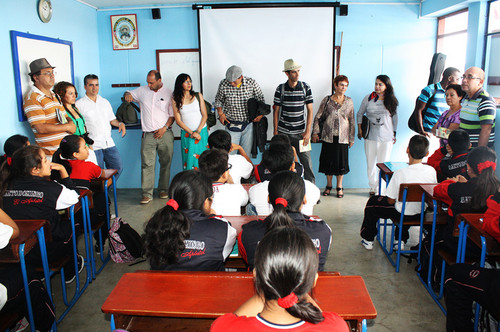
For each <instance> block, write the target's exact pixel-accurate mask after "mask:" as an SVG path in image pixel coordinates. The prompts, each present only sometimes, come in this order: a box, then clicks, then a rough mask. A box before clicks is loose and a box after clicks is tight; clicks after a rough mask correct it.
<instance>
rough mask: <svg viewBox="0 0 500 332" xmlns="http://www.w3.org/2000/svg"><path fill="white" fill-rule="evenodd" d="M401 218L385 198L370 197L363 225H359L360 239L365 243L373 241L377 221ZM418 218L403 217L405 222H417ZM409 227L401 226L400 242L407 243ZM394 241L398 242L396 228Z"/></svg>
mask: <svg viewBox="0 0 500 332" xmlns="http://www.w3.org/2000/svg"><path fill="white" fill-rule="evenodd" d="M400 217H401V213H399V212H398V211H397V210H396V208H395V207H394V204H390V203H389V202H388V200H387V196H373V197H370V199H369V200H368V202H366V206H365V216H364V218H363V225H361V231H360V234H361V237H362V238H363V239H365V240H367V241H373V240H374V239H375V236H376V235H377V232H378V231H377V221H378V220H379V219H390V218H396V219H399V218H400ZM419 218H420V214H416V215H413V216H405V217H404V219H405V220H418V219H419ZM409 229H410V227H409V226H403V232H402V235H401V236H402V239H401V240H402V241H404V242H407V241H408V239H409V237H410V233H409V232H408V230H409ZM395 238H396V240H399V228H398V226H396V235H395Z"/></svg>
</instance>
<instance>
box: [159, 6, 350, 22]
mask: <svg viewBox="0 0 500 332" xmlns="http://www.w3.org/2000/svg"><path fill="white" fill-rule="evenodd" d="M346 7H347V6H346ZM151 14H153V20H159V19H160V18H161V12H160V8H153V9H151Z"/></svg>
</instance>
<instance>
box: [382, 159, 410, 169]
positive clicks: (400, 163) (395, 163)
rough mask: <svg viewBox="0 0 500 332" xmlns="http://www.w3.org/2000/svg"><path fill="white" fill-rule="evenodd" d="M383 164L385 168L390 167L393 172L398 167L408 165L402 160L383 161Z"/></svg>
mask: <svg viewBox="0 0 500 332" xmlns="http://www.w3.org/2000/svg"><path fill="white" fill-rule="evenodd" d="M384 165H385V166H387V168H388V169H390V170H391V172H395V171H397V170H398V169H401V168H405V167H408V163H407V162H403V161H387V162H385V163H384Z"/></svg>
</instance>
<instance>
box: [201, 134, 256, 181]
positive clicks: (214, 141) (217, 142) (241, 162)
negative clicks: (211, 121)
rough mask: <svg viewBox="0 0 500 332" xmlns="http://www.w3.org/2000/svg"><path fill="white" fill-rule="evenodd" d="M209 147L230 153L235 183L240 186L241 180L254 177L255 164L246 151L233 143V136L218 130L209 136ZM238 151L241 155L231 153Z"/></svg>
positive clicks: (231, 172) (230, 170) (231, 171)
mask: <svg viewBox="0 0 500 332" xmlns="http://www.w3.org/2000/svg"><path fill="white" fill-rule="evenodd" d="M208 146H209V147H210V149H213V148H217V149H222V150H224V151H227V152H228V153H229V160H228V162H229V164H231V168H230V169H229V175H231V178H232V179H233V183H235V184H240V183H241V179H242V178H243V179H248V178H250V175H252V170H253V164H252V160H251V159H250V158H249V157H248V155H247V154H246V152H245V150H243V148H242V147H241V146H240V145H238V144H235V143H231V135H230V134H229V133H228V132H227V131H225V130H221V129H219V130H216V131H214V132H213V133H211V134H210V136H208ZM233 151H234V152H236V151H238V153H239V154H235V153H231V152H233Z"/></svg>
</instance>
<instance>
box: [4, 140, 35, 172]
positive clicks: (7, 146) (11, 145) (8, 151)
mask: <svg viewBox="0 0 500 332" xmlns="http://www.w3.org/2000/svg"><path fill="white" fill-rule="evenodd" d="M28 145H30V141H29V140H28V137H26V136H23V135H12V136H11V137H9V138H7V139H6V140H5V143H4V144H3V151H4V152H5V154H4V155H3V156H0V165H1V164H3V163H4V161H6V160H7V159H9V158H10V159H11V160H12V155H13V154H14V152H16V151H17V150H19V149H20V148H22V147H25V146H28Z"/></svg>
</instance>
